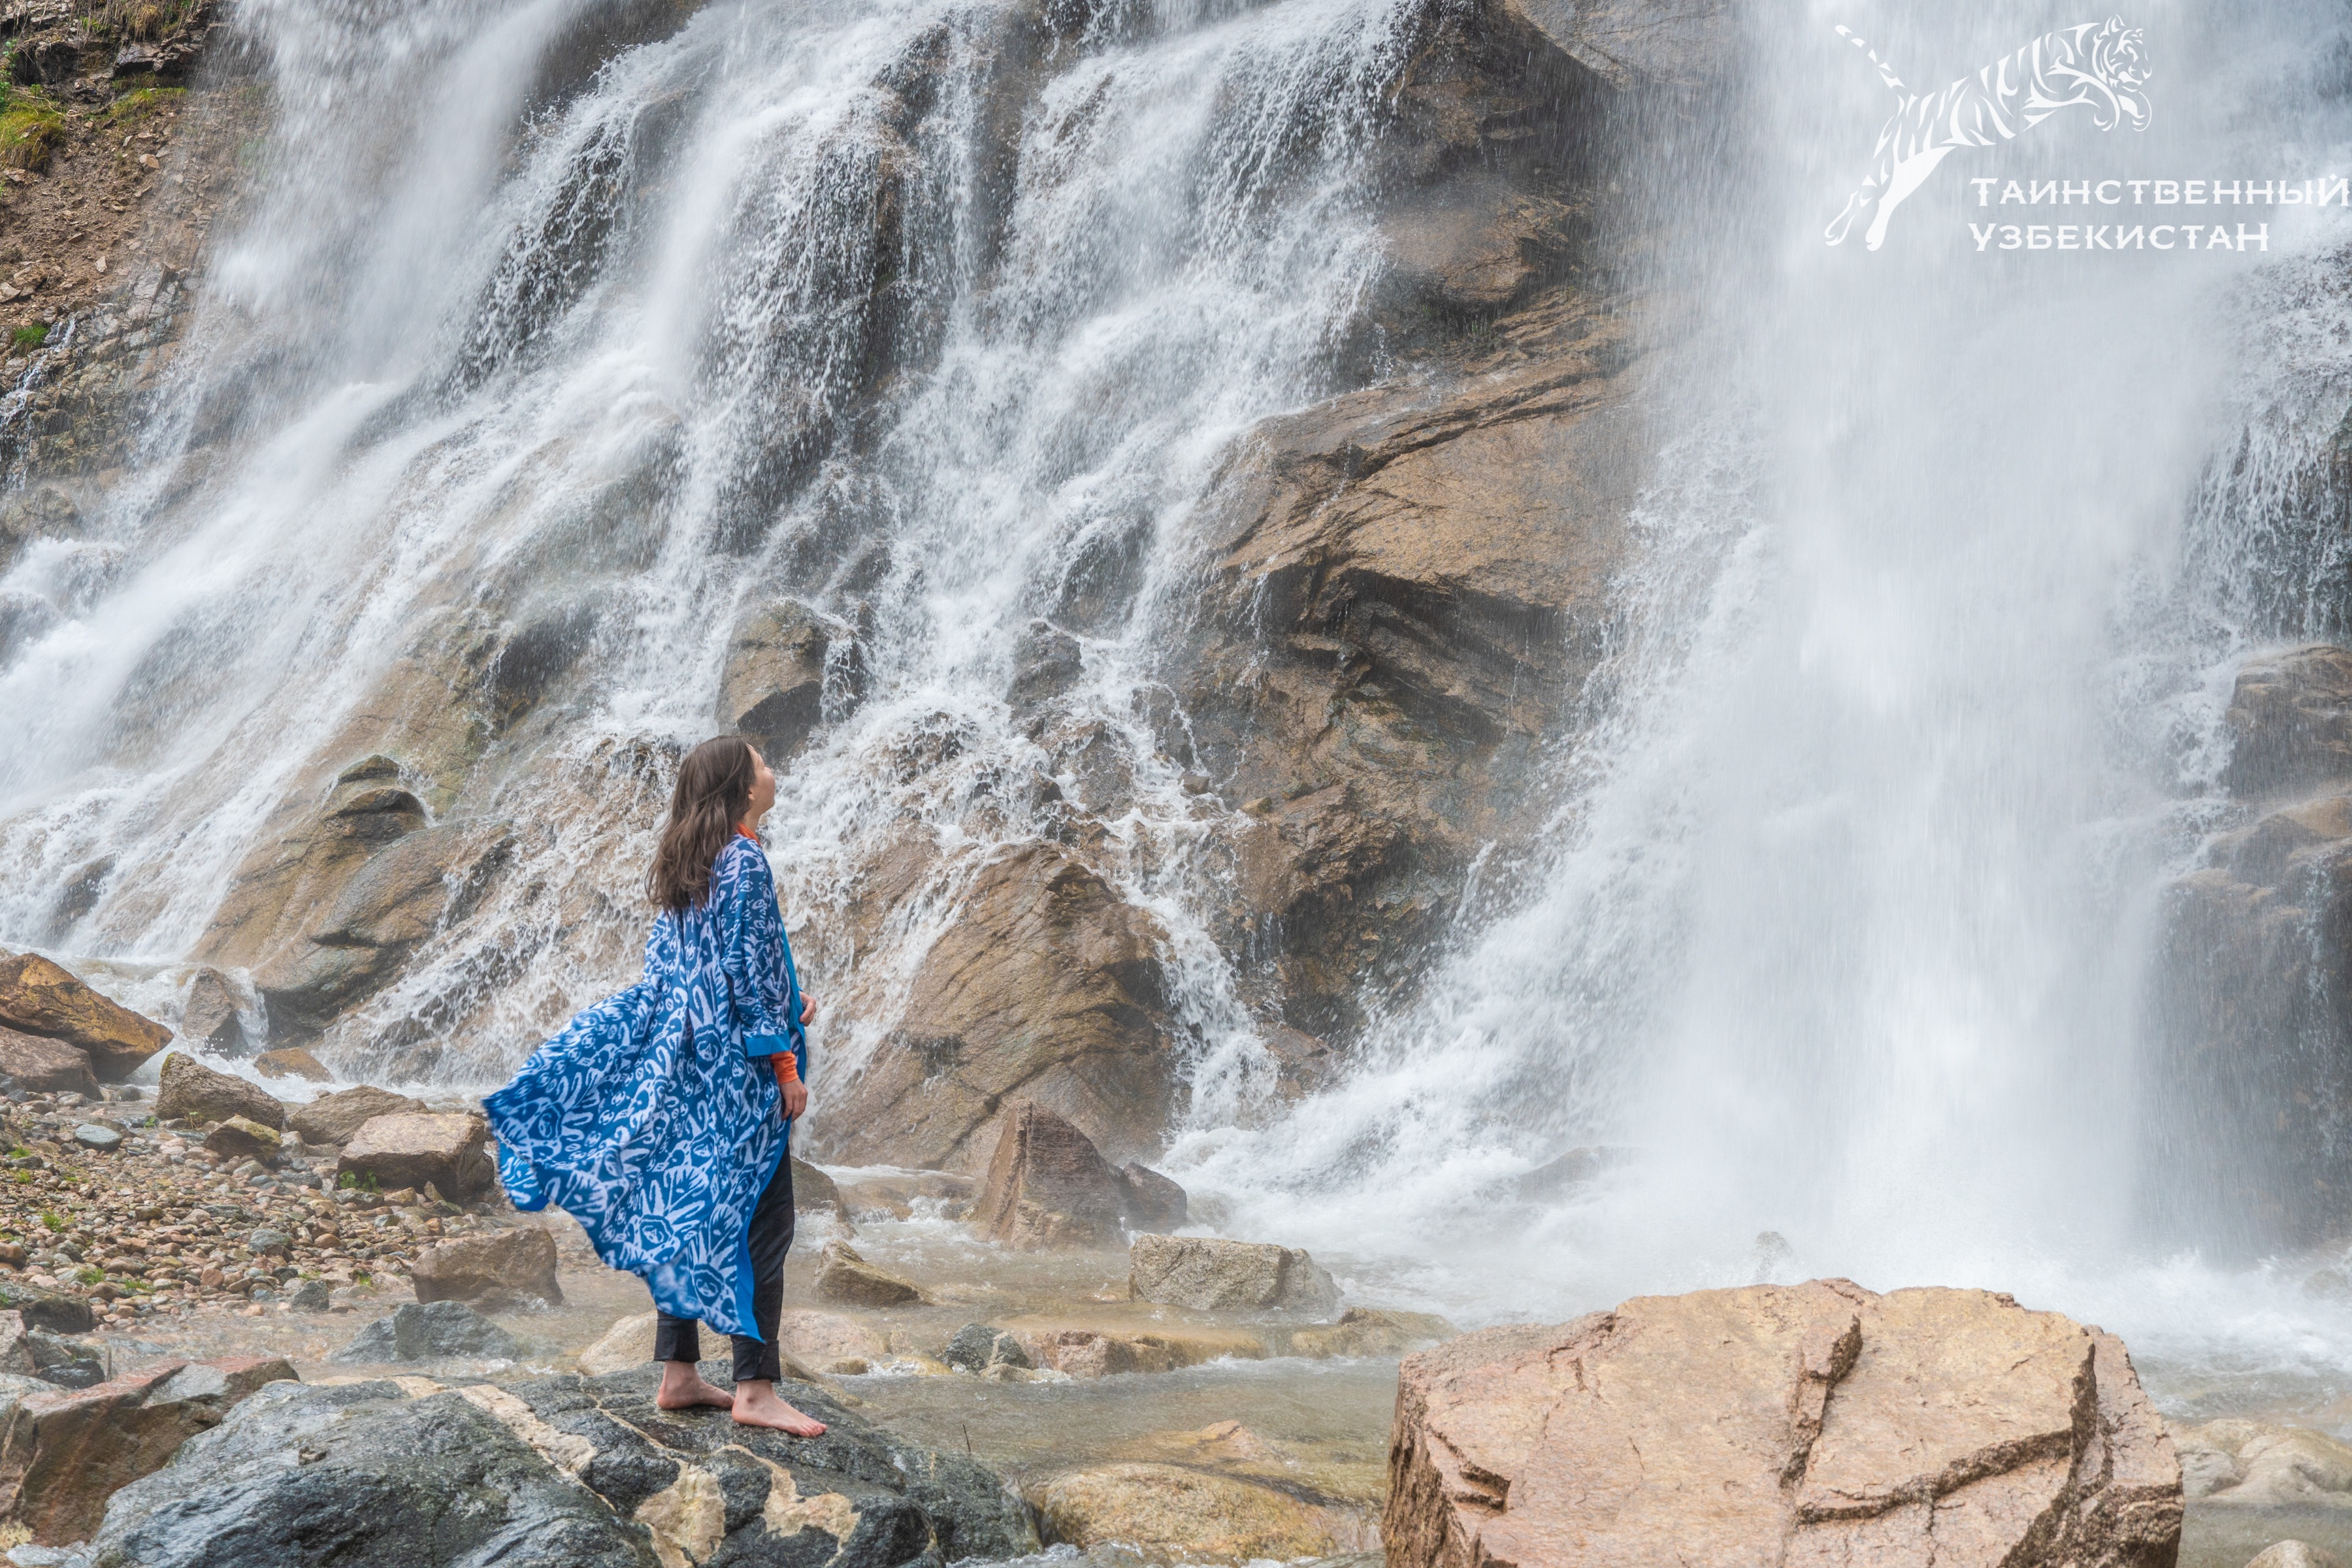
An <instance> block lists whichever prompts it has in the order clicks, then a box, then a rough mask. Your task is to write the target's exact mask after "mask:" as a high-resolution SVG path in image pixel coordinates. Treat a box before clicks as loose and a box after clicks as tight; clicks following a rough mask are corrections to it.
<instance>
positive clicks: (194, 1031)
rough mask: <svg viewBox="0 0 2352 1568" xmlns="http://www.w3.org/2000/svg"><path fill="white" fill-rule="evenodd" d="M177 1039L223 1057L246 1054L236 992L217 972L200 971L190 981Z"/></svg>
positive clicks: (225, 978) (208, 969) (242, 1024)
mask: <svg viewBox="0 0 2352 1568" xmlns="http://www.w3.org/2000/svg"><path fill="white" fill-rule="evenodd" d="M180 1038H182V1039H183V1040H185V1041H187V1042H188V1043H189V1044H190V1045H192V1046H203V1047H205V1049H207V1050H211V1051H215V1052H218V1053H219V1054H220V1055H222V1056H225V1057H239V1056H243V1055H244V1054H245V1052H246V1038H245V1025H244V1023H243V1022H242V1021H240V1020H239V1018H238V1017H237V1006H236V988H235V987H234V986H232V985H231V984H229V980H228V976H227V975H226V974H223V973H221V972H220V971H219V970H217V969H210V968H206V969H199V970H197V971H196V972H195V973H194V975H192V976H191V977H190V978H189V981H188V994H187V1000H186V1001H185V1002H184V1003H183V1004H182V1005H181V1008H180Z"/></svg>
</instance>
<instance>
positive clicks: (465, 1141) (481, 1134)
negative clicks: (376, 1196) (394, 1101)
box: [335, 1111, 498, 1204]
mask: <svg viewBox="0 0 2352 1568" xmlns="http://www.w3.org/2000/svg"><path fill="white" fill-rule="evenodd" d="M489 1141H490V1125H489V1123H488V1121H485V1120H484V1119H483V1118H481V1117H479V1116H477V1115H473V1114H471V1113H470V1112H450V1113H446V1114H439V1113H436V1112H433V1111H407V1112H399V1113H395V1114H394V1115H390V1116H376V1117H372V1118H370V1119H369V1120H368V1121H365V1122H363V1123H362V1124H361V1126H360V1129H359V1131H356V1132H354V1133H352V1137H351V1141H350V1142H347V1143H345V1144H344V1145H343V1156H342V1158H341V1160H340V1161H339V1162H337V1163H336V1166H335V1170H336V1173H337V1174H338V1175H339V1176H340V1175H346V1174H347V1175H351V1176H353V1177H357V1178H360V1179H362V1180H364V1179H366V1178H368V1177H371V1176H373V1178H374V1179H375V1182H376V1184H377V1185H378V1186H379V1187H381V1188H383V1190H385V1191H390V1190H392V1189H394V1188H395V1187H422V1186H424V1185H425V1184H426V1183H428V1182H429V1183H431V1184H433V1185H435V1186H436V1187H438V1188H440V1189H441V1191H442V1193H443V1194H445V1195H446V1196H447V1197H448V1198H450V1199H451V1200H453V1201H455V1202H457V1203H461V1204H462V1203H471V1202H472V1201H473V1200H474V1199H476V1198H478V1197H480V1196H481V1195H482V1194H484V1193H486V1192H488V1191H489V1189H490V1184H491V1183H492V1182H493V1181H495V1180H496V1179H497V1177H498V1169H497V1166H496V1165H495V1164H493V1163H492V1162H491V1158H490V1152H489Z"/></svg>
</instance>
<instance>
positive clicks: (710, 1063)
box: [482, 835, 808, 1339]
mask: <svg viewBox="0 0 2352 1568" xmlns="http://www.w3.org/2000/svg"><path fill="white" fill-rule="evenodd" d="M800 1016H801V1002H800V982H799V978H798V976H797V975H796V974H795V973H793V955H792V948H791V945H790V944H789V943H788V942H786V941H785V938H784V925H783V918H782V913H781V912H780V911H779V910H778V909H777V906H776V884H775V879H774V878H773V876H772V874H771V873H770V871H769V869H768V858H767V856H766V855H764V854H762V853H761V849H760V847H759V844H758V843H757V842H756V841H755V840H753V839H752V838H751V837H749V836H748V835H741V836H738V837H735V838H732V839H730V840H729V841H728V844H727V847H726V848H724V849H722V850H720V851H719V858H718V859H716V860H715V861H713V862H712V863H711V869H710V892H709V897H708V898H707V899H705V900H704V901H703V902H701V903H699V904H697V905H696V906H695V907H694V908H692V909H691V910H688V911H687V912H686V913H685V914H684V915H683V916H680V915H677V914H674V913H670V912H667V911H665V912H664V913H663V914H662V915H661V916H660V917H659V918H658V919H657V920H656V921H654V929H653V934H652V935H651V936H649V937H647V938H646V973H645V978H644V979H642V980H640V981H638V982H637V983H636V984H635V985H632V986H630V987H629V988H628V989H627V990H626V991H624V992H622V993H621V994H619V995H617V996H613V997H609V998H607V999H606V1000H604V1001H603V1002H599V1003H598V1004H596V1005H594V1006H593V1007H591V1008H589V1009H588V1010H587V1011H586V1012H584V1013H583V1014H581V1015H580V1016H578V1017H576V1018H574V1019H572V1022H571V1023H570V1024H568V1025H566V1026H564V1028H563V1032H562V1034H559V1035H557V1036H556V1037H554V1038H553V1039H551V1040H550V1041H548V1042H547V1043H546V1044H545V1045H543V1046H541V1047H540V1048H539V1049H538V1050H537V1051H535V1052H533V1053H532V1054H531V1058H530V1060H529V1061H527V1062H525V1063H524V1064H523V1067H522V1070H521V1071H520V1072H519V1073H517V1074H516V1075H515V1078H514V1081H513V1082H511V1083H509V1084H508V1085H507V1086H506V1087H505V1088H504V1089H499V1091H498V1092H497V1093H496V1094H493V1095H491V1096H490V1097H489V1098H488V1100H484V1101H483V1102H482V1103H483V1105H484V1107H485V1108H486V1109H487V1110H488V1112H489V1116H490V1125H491V1127H492V1128H493V1129H495V1130H496V1131H497V1133H498V1139H499V1180H500V1181H501V1182H503V1183H504V1184H506V1189H507V1194H508V1195H509V1197H511V1198H512V1199H513V1200H514V1205H515V1207H517V1208H519V1209H522V1210H525V1211H527V1212H528V1211H536V1210H539V1209H543V1208H545V1207H546V1206H547V1205H549V1204H554V1205H557V1206H558V1207H560V1208H562V1209H563V1210H564V1211H565V1212H566V1213H568V1214H570V1215H572V1218H574V1219H576V1220H578V1221H579V1222H580V1224H581V1226H582V1227H583V1229H585V1230H586V1231H587V1232H588V1239H589V1240H590V1241H592V1242H593V1243H594V1244H595V1247H596V1256H597V1257H599V1258H603V1259H604V1262H605V1264H606V1265H607V1266H608V1267H610V1268H625V1269H627V1270H628V1271H629V1272H630V1273H632V1274H635V1275H639V1276H641V1277H642V1278H643V1279H645V1282H646V1285H647V1286H648V1287H649V1288H650V1289H652V1291H653V1295H654V1302H655V1304H656V1306H658V1307H660V1308H661V1310H663V1311H665V1312H667V1313H669V1314H670V1315H671V1316H673V1317H678V1318H694V1319H698V1320H700V1321H702V1322H704V1323H707V1324H709V1326H710V1327H711V1328H713V1329H715V1330H718V1331H719V1332H721V1333H729V1334H744V1335H749V1336H751V1337H752V1338H754V1339H756V1338H758V1337H759V1330H758V1329H757V1328H756V1327H755V1326H754V1325H753V1323H752V1321H751V1250H750V1234H751V1211H752V1210H753V1209H754V1208H756V1207H757V1206H758V1205H759V1202H760V1195H761V1194H762V1193H764V1192H766V1191H767V1188H768V1182H769V1180H770V1178H772V1176H773V1175H774V1174H775V1172H776V1164H777V1162H779V1161H781V1160H782V1159H783V1158H784V1152H785V1148H786V1146H787V1144H788V1142H789V1141H790V1138H791V1133H792V1126H791V1123H790V1122H788V1121H785V1120H784V1118H783V1115H782V1110H781V1103H782V1095H781V1093H780V1092H779V1090H778V1089H777V1088H776V1080H775V1075H774V1073H773V1071H772V1068H770V1065H769V1062H768V1059H767V1058H769V1057H770V1056H772V1055H774V1054H776V1053H779V1052H782V1051H787V1050H789V1051H791V1052H793V1055H794V1057H795V1058H797V1061H798V1065H799V1067H800V1070H801V1073H802V1076H803V1077H806V1076H807V1072H808V1041H807V1039H806V1037H804V1036H803V1033H802V1031H801V1023H800Z"/></svg>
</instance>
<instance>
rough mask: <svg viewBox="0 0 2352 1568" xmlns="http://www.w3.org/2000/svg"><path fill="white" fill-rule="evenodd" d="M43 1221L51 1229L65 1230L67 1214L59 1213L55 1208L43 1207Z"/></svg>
mask: <svg viewBox="0 0 2352 1568" xmlns="http://www.w3.org/2000/svg"><path fill="white" fill-rule="evenodd" d="M41 1223H42V1224H43V1225H45V1226H48V1227H49V1228H50V1229H51V1230H63V1229H65V1227H66V1219H65V1215H61V1214H59V1213H58V1211H57V1210H55V1209H43V1210H42V1211H41Z"/></svg>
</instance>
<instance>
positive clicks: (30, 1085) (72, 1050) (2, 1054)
mask: <svg viewBox="0 0 2352 1568" xmlns="http://www.w3.org/2000/svg"><path fill="white" fill-rule="evenodd" d="M0 1077H5V1078H9V1079H15V1080H16V1087H17V1088H19V1089H26V1090H28V1091H30V1092H31V1093H34V1094H79V1095H86V1096H88V1097H89V1099H91V1100H96V1099H97V1098H98V1079H96V1078H95V1077H94V1076H92V1074H91V1072H90V1070H89V1056H88V1055H87V1054H86V1053H84V1052H83V1051H82V1049H81V1047H79V1046H69V1045H68V1044H66V1043H65V1042H64V1041H63V1040H52V1039H47V1038H44V1037H41V1036H39V1035H20V1034H18V1033H17V1032H16V1030H14V1029H0Z"/></svg>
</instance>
